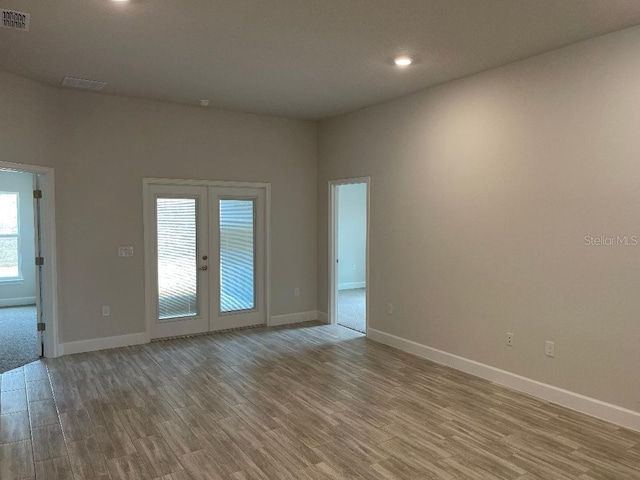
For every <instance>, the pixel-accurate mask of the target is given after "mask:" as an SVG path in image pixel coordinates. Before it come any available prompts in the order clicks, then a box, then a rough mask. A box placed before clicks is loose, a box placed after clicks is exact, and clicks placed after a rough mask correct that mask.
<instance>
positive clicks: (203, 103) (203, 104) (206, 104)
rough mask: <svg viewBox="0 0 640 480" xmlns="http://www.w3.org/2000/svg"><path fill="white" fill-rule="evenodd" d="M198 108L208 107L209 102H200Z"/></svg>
mask: <svg viewBox="0 0 640 480" xmlns="http://www.w3.org/2000/svg"><path fill="white" fill-rule="evenodd" d="M200 106H201V107H208V106H209V100H200Z"/></svg>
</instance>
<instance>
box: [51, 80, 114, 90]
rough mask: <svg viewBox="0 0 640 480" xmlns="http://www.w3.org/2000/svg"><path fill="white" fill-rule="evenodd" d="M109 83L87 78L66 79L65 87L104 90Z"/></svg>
mask: <svg viewBox="0 0 640 480" xmlns="http://www.w3.org/2000/svg"><path fill="white" fill-rule="evenodd" d="M106 84H107V82H100V81H98V80H87V79H86V78H75V77H64V80H62V86H63V87H70V88H82V89H83V90H102V89H103V88H104V87H105V85H106Z"/></svg>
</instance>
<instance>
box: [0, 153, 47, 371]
mask: <svg viewBox="0 0 640 480" xmlns="http://www.w3.org/2000/svg"><path fill="white" fill-rule="evenodd" d="M53 182H54V180H53V170H52V169H49V168H46V167H36V166H30V165H21V164H11V163H2V162H0V374H3V373H7V372H11V371H12V370H14V369H17V368H20V367H22V366H23V365H26V364H28V363H31V362H34V361H36V360H38V359H39V358H40V357H43V356H48V357H55V356H56V355H57V348H56V346H57V328H56V327H57V322H56V320H57V318H56V301H55V299H56V285H55V264H56V262H55V228H54V224H55V223H54V222H55V219H54V213H53V212H54V207H53V192H54V186H53V185H54V183H53ZM45 259H46V262H45ZM47 327H49V331H47Z"/></svg>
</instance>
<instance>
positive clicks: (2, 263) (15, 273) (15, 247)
mask: <svg viewBox="0 0 640 480" xmlns="http://www.w3.org/2000/svg"><path fill="white" fill-rule="evenodd" d="M18 200H19V199H18V194H17V193H13V192H0V282H2V281H11V280H22V272H21V271H20V263H21V262H20V260H21V258H20V223H19V221H18Z"/></svg>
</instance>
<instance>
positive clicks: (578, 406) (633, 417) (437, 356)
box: [368, 328, 640, 431]
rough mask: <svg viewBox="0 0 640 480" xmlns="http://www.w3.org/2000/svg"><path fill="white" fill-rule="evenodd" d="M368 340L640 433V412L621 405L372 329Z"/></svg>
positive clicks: (369, 331)
mask: <svg viewBox="0 0 640 480" xmlns="http://www.w3.org/2000/svg"><path fill="white" fill-rule="evenodd" d="M368 337H369V338H370V339H371V340H374V341H376V342H379V343H383V344H385V345H389V346H390V347H394V348H397V349H399V350H402V351H404V352H407V353H411V354H413V355H416V356H418V357H421V358H426V359H427V360H431V361H432V362H435V363H439V364H441V365H445V366H447V367H451V368H455V369H456V370H460V371H462V372H466V373H469V374H471V375H475V376H476V377H480V378H484V379H485V380H489V381H491V382H494V383H498V384H500V385H504V386H506V387H509V388H513V389H514V390H518V391H521V392H524V393H527V394H529V395H533V396H534V397H538V398H541V399H543V400H546V401H548V402H551V403H556V404H558V405H562V406H563V407H567V408H570V409H571V410H576V411H578V412H581V413H585V414H587V415H591V416H592V417H596V418H600V419H602V420H606V421H608V422H611V423H615V424H616V425H621V426H623V427H626V428H630V429H632V430H637V431H640V412H636V411H633V410H629V409H626V408H623V407H619V406H617V405H612V404H610V403H606V402H603V401H601V400H596V399H595V398H591V397H587V396H585V395H581V394H579V393H575V392H570V391H569V390H564V389H562V388H558V387H554V386H553V385H548V384H546V383H542V382H538V381H537V380H532V379H530V378H527V377H522V376H520V375H516V374H515V373H511V372H507V371H505V370H501V369H499V368H495V367H492V366H489V365H485V364H483V363H479V362H476V361H474V360H469V359H467V358H464V357H460V356H458V355H454V354H452V353H447V352H444V351H442V350H438V349H435V348H432V347H428V346H426V345H422V344H420V343H417V342H413V341H411V340H406V339H404V338H401V337H396V336H395V335H391V334H389V333H385V332H381V331H380V330H375V329H373V328H370V329H369V330H368Z"/></svg>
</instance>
